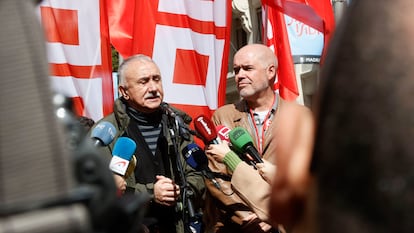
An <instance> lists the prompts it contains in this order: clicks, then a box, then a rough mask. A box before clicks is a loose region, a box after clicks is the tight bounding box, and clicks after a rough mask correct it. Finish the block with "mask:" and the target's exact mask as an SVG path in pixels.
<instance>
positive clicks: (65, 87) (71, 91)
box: [51, 76, 103, 119]
mask: <svg viewBox="0 0 414 233" xmlns="http://www.w3.org/2000/svg"><path fill="white" fill-rule="evenodd" d="M51 85H52V88H53V90H55V91H57V92H58V93H61V94H63V95H65V96H68V97H78V96H82V99H83V102H84V105H85V106H86V108H85V111H86V114H87V115H88V116H89V117H91V118H92V119H100V118H102V116H103V112H102V107H100V108H89V107H87V106H102V105H103V104H102V98H95V97H96V96H102V79H101V78H90V79H82V78H73V77H55V76H51Z"/></svg>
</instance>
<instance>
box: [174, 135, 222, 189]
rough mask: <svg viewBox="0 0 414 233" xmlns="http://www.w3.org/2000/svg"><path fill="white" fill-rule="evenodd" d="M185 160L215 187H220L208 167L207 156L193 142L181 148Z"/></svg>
mask: <svg viewBox="0 0 414 233" xmlns="http://www.w3.org/2000/svg"><path fill="white" fill-rule="evenodd" d="M182 154H183V156H184V159H185V161H186V162H187V164H188V165H190V167H192V168H193V169H194V170H196V171H201V173H202V174H203V175H204V177H206V178H207V179H209V180H211V182H213V184H214V186H216V188H218V189H220V188H221V187H220V184H219V183H218V182H217V180H216V179H215V177H214V175H213V172H212V171H211V170H210V168H209V167H208V158H207V156H206V154H205V153H204V151H203V150H202V149H201V148H200V147H199V146H198V145H197V144H195V143H190V144H188V145H187V146H186V147H184V149H183V150H182Z"/></svg>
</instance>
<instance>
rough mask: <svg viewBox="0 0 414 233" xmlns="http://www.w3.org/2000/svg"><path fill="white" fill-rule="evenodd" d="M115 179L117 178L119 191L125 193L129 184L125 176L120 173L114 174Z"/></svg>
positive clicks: (116, 183)
mask: <svg viewBox="0 0 414 233" xmlns="http://www.w3.org/2000/svg"><path fill="white" fill-rule="evenodd" d="M114 179H115V185H116V187H117V189H118V191H119V192H120V193H121V194H123V193H124V192H125V190H126V185H127V183H126V181H125V178H124V177H122V176H120V175H118V174H114Z"/></svg>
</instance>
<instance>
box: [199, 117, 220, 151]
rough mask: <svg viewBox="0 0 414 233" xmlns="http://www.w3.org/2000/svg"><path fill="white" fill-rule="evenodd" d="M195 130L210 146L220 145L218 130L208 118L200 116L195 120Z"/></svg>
mask: <svg viewBox="0 0 414 233" xmlns="http://www.w3.org/2000/svg"><path fill="white" fill-rule="evenodd" d="M194 128H195V130H196V132H197V135H198V137H199V138H200V139H202V140H203V142H204V143H205V144H206V145H208V144H219V142H218V140H217V136H218V135H217V130H216V126H215V125H214V123H213V122H212V121H211V120H210V119H209V118H208V117H206V116H204V115H200V116H198V117H196V118H195V120H194Z"/></svg>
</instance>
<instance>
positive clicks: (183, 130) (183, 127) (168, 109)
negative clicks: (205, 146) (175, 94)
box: [160, 102, 195, 141]
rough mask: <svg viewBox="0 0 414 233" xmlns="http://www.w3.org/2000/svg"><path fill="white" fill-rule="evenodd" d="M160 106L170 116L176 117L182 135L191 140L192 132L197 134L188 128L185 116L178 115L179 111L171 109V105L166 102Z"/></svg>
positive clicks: (175, 120)
mask: <svg viewBox="0 0 414 233" xmlns="http://www.w3.org/2000/svg"><path fill="white" fill-rule="evenodd" d="M160 108H161V109H162V110H163V111H165V113H166V114H167V115H168V116H170V117H172V118H174V122H175V124H176V127H177V130H178V133H179V134H180V136H181V137H183V138H184V139H185V140H187V141H190V134H193V135H195V132H194V131H192V130H191V129H189V128H188V126H187V125H186V124H185V123H184V120H183V118H182V117H181V116H179V115H177V113H175V112H174V111H173V110H172V109H171V107H170V105H169V104H167V103H165V102H162V103H161V104H160Z"/></svg>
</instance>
